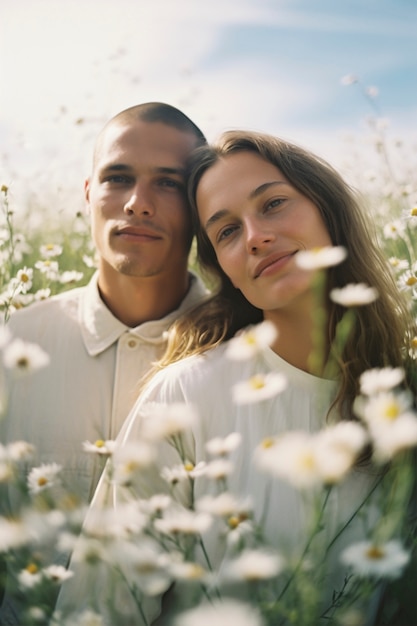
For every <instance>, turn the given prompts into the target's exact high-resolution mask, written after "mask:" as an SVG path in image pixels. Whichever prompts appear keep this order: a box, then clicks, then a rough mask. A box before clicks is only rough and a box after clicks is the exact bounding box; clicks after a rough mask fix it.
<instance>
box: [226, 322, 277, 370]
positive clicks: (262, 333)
mask: <svg viewBox="0 0 417 626" xmlns="http://www.w3.org/2000/svg"><path fill="white" fill-rule="evenodd" d="M277 336H278V331H277V329H276V327H275V326H274V324H273V323H272V322H269V321H267V320H266V321H264V322H261V323H260V324H257V325H256V326H252V327H251V328H249V329H248V330H245V331H243V332H241V333H239V334H238V335H236V336H235V337H233V338H232V339H231V340H230V341H229V343H228V344H227V350H226V356H227V357H228V358H229V359H234V360H237V361H238V360H245V359H250V358H252V357H253V356H254V355H255V354H257V353H258V352H261V351H262V350H264V349H265V348H268V347H269V346H271V345H272V344H273V343H274V341H275V339H276V338H277Z"/></svg>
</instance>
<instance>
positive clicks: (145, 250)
mask: <svg viewBox="0 0 417 626" xmlns="http://www.w3.org/2000/svg"><path fill="white" fill-rule="evenodd" d="M202 143H205V139H204V136H203V134H202V133H201V131H200V130H199V129H198V128H197V126H195V124H194V123H193V122H192V121H191V120H190V119H189V118H188V117H186V116H185V115H184V114H183V113H182V112H181V111H179V110H178V109H176V108H174V107H172V106H170V105H167V104H163V103H146V104H141V105H138V106H134V107H131V108H129V109H127V110H125V111H122V112H121V113H119V114H118V115H116V116H115V117H114V118H112V119H111V120H110V121H109V122H108V123H107V124H106V125H105V127H104V129H103V130H102V131H101V133H100V134H99V136H98V139H97V143H96V146H95V150H94V158H93V168H92V174H91V176H90V178H88V179H87V180H86V182H85V198H86V203H87V207H88V211H89V213H90V215H91V229H92V237H93V240H94V243H95V246H96V249H97V254H98V270H97V273H96V274H95V276H94V277H93V279H92V280H91V281H90V283H89V284H88V285H87V286H86V287H82V288H78V289H74V290H71V291H69V292H66V293H64V294H61V295H59V296H55V297H53V298H51V299H50V300H49V301H44V302H41V303H38V304H34V305H31V306H30V307H28V308H27V309H24V310H21V311H18V312H16V313H15V314H13V315H12V317H11V319H10V322H9V328H10V330H11V331H12V333H13V336H15V337H20V338H21V339H23V340H25V341H29V342H32V343H36V344H38V345H39V346H40V347H41V348H42V349H43V350H44V351H45V352H47V353H48V355H49V357H50V363H49V366H47V367H45V368H43V369H41V370H39V371H37V372H36V373H33V374H32V375H30V376H29V377H26V378H25V379H24V380H23V379H22V380H15V381H13V382H12V383H11V384H10V394H9V402H8V409H7V414H6V416H5V418H4V419H3V424H2V425H1V428H2V429H3V432H4V437H2V441H3V442H4V441H6V442H11V441H14V440H25V441H28V442H30V443H32V444H34V445H35V446H36V450H37V453H36V458H35V461H34V463H35V464H39V463H40V462H43V463H52V462H57V463H59V464H61V465H62V466H63V468H64V470H63V474H62V476H63V478H64V480H66V481H67V483H69V484H70V486H71V487H72V488H73V489H75V488H76V490H77V495H79V496H80V497H81V498H82V499H84V500H87V501H88V500H90V499H91V497H92V495H93V493H94V490H95V487H96V485H97V482H98V478H99V476H100V472H101V469H102V466H103V463H102V462H101V461H102V457H101V458H100V455H97V454H91V453H88V452H85V451H84V450H83V446H82V444H83V442H84V441H90V442H92V443H93V442H95V441H97V440H102V441H105V440H111V439H114V438H115V437H116V435H117V433H118V431H119V429H120V427H121V425H122V423H123V421H124V419H125V417H126V416H127V414H128V412H129V410H130V408H131V407H132V405H133V403H134V401H135V398H136V395H137V384H138V381H139V380H140V378H141V377H142V376H143V375H144V374H145V373H146V372H147V371H148V369H149V367H150V365H151V363H152V362H153V361H155V360H156V359H157V358H159V357H160V356H161V354H162V352H163V350H164V347H165V331H166V330H167V329H168V327H169V325H170V324H171V323H172V321H173V320H174V319H175V318H176V317H177V316H178V315H179V314H181V313H182V312H183V311H185V310H186V309H187V308H190V307H191V306H193V305H194V304H196V303H197V302H198V301H199V300H200V299H201V298H203V297H204V295H205V288H204V286H203V284H202V283H201V281H200V280H199V279H198V278H197V277H196V276H194V275H192V274H190V273H189V271H188V255H189V250H190V246H191V240H192V229H191V220H190V214H189V210H188V205H187V201H186V195H185V178H184V177H185V173H184V170H185V164H186V160H187V158H188V156H189V154H190V153H191V152H192V150H193V149H194V148H195V147H196V146H198V145H200V144H202Z"/></svg>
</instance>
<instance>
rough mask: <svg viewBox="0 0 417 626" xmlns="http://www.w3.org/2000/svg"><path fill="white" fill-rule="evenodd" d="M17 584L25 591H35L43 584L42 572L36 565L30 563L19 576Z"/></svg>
mask: <svg viewBox="0 0 417 626" xmlns="http://www.w3.org/2000/svg"><path fill="white" fill-rule="evenodd" d="M17 582H18V584H19V586H20V587H22V588H23V589H33V587H36V585H39V583H41V582H42V572H41V571H40V569H39V568H38V566H37V565H35V564H34V563H30V564H29V565H28V566H27V567H25V568H24V569H22V570H21V571H20V572H19V573H18V575H17Z"/></svg>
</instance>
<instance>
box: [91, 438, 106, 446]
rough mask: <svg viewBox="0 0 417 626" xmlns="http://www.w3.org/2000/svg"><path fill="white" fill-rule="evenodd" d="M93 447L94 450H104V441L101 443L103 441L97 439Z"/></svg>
mask: <svg viewBox="0 0 417 626" xmlns="http://www.w3.org/2000/svg"><path fill="white" fill-rule="evenodd" d="M94 445H95V446H96V448H104V446H105V445H106V443H105V441H103V439H97V441H96V442H95V443H94Z"/></svg>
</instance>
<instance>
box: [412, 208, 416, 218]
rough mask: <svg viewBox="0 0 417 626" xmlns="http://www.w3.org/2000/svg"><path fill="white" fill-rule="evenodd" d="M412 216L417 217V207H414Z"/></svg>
mask: <svg viewBox="0 0 417 626" xmlns="http://www.w3.org/2000/svg"><path fill="white" fill-rule="evenodd" d="M411 215H412V216H413V217H417V206H414V207H413V208H412V209H411Z"/></svg>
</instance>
